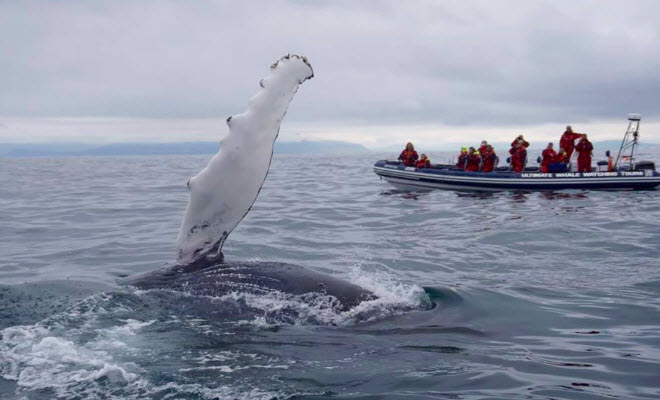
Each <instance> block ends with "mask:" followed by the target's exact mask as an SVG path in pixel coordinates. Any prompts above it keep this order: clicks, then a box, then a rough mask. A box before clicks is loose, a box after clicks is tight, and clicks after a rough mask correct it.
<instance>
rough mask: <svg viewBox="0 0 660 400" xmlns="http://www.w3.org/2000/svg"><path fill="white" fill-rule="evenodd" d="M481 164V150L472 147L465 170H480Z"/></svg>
mask: <svg viewBox="0 0 660 400" xmlns="http://www.w3.org/2000/svg"><path fill="white" fill-rule="evenodd" d="M480 165H481V157H480V156H479V152H478V151H477V150H476V149H475V148H474V147H470V151H469V152H468V158H467V164H466V165H465V170H466V171H470V172H477V171H479V166H480Z"/></svg>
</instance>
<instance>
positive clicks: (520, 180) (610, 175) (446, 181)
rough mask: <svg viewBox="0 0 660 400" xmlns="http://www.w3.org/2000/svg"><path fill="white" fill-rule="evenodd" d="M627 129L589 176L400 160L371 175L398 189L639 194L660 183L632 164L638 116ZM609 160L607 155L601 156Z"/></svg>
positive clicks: (658, 176) (651, 171)
mask: <svg viewBox="0 0 660 400" xmlns="http://www.w3.org/2000/svg"><path fill="white" fill-rule="evenodd" d="M628 120H629V124H628V130H627V131H626V134H625V136H624V139H623V141H622V143H621V148H620V149H619V152H618V154H617V157H616V160H614V157H611V159H612V162H608V161H600V162H598V163H597V164H598V166H597V167H596V168H592V171H591V172H572V171H570V166H568V168H567V170H565V171H562V172H548V173H543V172H541V171H540V170H539V167H526V168H525V169H524V171H522V172H513V171H511V170H510V167H499V168H496V169H495V170H494V171H493V172H468V171H464V170H462V169H459V168H456V167H455V166H453V165H433V166H432V167H431V168H421V169H418V168H415V167H407V166H405V165H403V164H402V163H401V162H400V161H388V160H380V161H378V162H376V164H375V165H374V172H375V173H376V174H377V175H378V176H380V177H381V179H385V180H386V181H387V182H389V183H390V184H392V185H393V186H395V187H396V188H398V189H403V190H431V189H449V190H461V191H503V190H520V191H537V190H565V189H582V190H584V189H588V190H642V189H654V188H655V187H657V186H658V185H660V173H658V172H657V171H656V170H655V163H654V162H652V161H639V162H637V161H636V160H635V150H636V148H637V145H638V143H637V140H638V133H639V123H640V120H641V116H639V114H630V115H629V116H628ZM606 154H607V156H608V157H610V153H609V151H608V152H607V153H606Z"/></svg>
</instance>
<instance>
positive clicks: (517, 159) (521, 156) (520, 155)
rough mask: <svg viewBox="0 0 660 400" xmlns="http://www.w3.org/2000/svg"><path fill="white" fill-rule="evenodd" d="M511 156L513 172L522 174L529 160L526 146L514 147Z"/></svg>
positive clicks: (510, 152)
mask: <svg viewBox="0 0 660 400" xmlns="http://www.w3.org/2000/svg"><path fill="white" fill-rule="evenodd" d="M509 154H511V168H513V171H514V172H522V171H523V169H525V160H526V159H527V150H525V146H524V145H523V146H520V147H512V148H511V150H509Z"/></svg>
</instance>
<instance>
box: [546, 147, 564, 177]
mask: <svg viewBox="0 0 660 400" xmlns="http://www.w3.org/2000/svg"><path fill="white" fill-rule="evenodd" d="M567 169H568V154H566V150H564V149H562V148H559V152H558V153H557V155H556V156H555V158H554V160H552V162H550V164H548V172H566V170H567Z"/></svg>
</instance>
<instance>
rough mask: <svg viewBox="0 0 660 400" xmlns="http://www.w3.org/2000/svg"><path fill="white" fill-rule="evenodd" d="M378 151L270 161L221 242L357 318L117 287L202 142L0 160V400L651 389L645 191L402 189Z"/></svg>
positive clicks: (597, 393)
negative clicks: (286, 270) (352, 286)
mask: <svg viewBox="0 0 660 400" xmlns="http://www.w3.org/2000/svg"><path fill="white" fill-rule="evenodd" d="M385 156H390V157H391V156H392V155H391V154H390V155H370V154H367V155H360V156H297V155H276V156H275V158H274V160H273V163H272V167H271V172H270V174H269V176H268V178H267V180H266V183H265V185H264V187H263V189H262V191H261V194H260V196H259V198H258V200H257V202H256V203H255V205H254V207H253V208H252V211H251V212H250V213H249V214H248V216H247V218H246V219H245V220H244V221H243V222H242V223H241V224H240V225H239V227H238V228H237V229H236V230H235V231H234V232H233V233H232V234H231V235H230V237H229V239H228V240H227V242H226V245H225V248H224V253H225V257H226V259H227V260H229V261H231V260H252V261H281V262H287V263H292V264H297V265H301V266H304V267H307V268H311V269H314V270H317V271H321V272H326V273H330V274H334V275H336V276H339V277H341V278H344V279H346V280H349V281H351V282H353V283H356V284H358V285H360V286H363V287H365V288H367V289H369V290H371V291H373V292H374V293H375V294H376V295H378V296H379V298H378V299H377V300H372V301H371V302H369V303H368V304H364V305H361V307H362V308H361V310H362V311H364V310H365V309H368V310H369V312H352V311H344V312H342V311H337V310H333V309H328V308H324V307H323V306H321V305H319V304H316V303H313V302H312V303H310V302H309V301H307V299H306V298H303V297H296V296H291V295H286V294H281V295H277V294H276V295H268V296H264V297H259V296H257V295H250V294H247V293H240V292H236V293H232V294H231V295H227V296H222V297H217V298H204V299H202V298H196V296H194V295H192V294H189V293H177V292H171V291H166V290H152V291H139V290H134V289H131V288H125V287H121V286H118V285H117V284H116V279H117V278H120V277H124V276H127V275H131V274H134V273H138V272H146V271H149V270H152V269H154V268H157V267H159V266H162V265H164V264H166V263H171V262H172V261H173V260H174V257H175V249H174V242H175V238H176V236H177V232H178V228H179V226H180V223H181V219H182V216H183V213H184V209H185V206H186V202H187V198H188V192H187V189H186V186H185V184H186V181H187V179H188V178H189V177H191V176H193V175H194V174H195V173H196V172H197V171H199V170H200V169H201V168H202V167H203V166H204V165H205V164H206V162H207V160H208V157H207V156H199V157H198V156H181V157H178V156H166V157H90V158H76V157H64V158H4V159H0V399H3V400H6V399H21V400H24V399H25V400H31V399H143V398H144V399H147V398H148V399H236V398H237V399H288V398H294V399H325V398H330V399H432V398H437V399H581V400H582V399H587V400H591V399H659V398H660V226H659V219H660V191H634V192H632V191H631V192H589V191H566V192H547V193H511V192H503V193H494V194H470V193H458V192H453V191H433V192H425V193H411V192H400V191H397V190H394V189H393V188H392V187H390V186H389V185H388V184H387V183H385V182H384V181H380V180H379V178H378V177H377V176H376V175H374V173H373V172H372V170H371V165H372V164H373V162H374V161H375V160H376V159H378V158H379V157H385ZM446 158H447V155H446V154H437V155H434V154H432V155H431V159H432V160H438V161H439V160H441V159H442V161H445V159H446ZM656 160H657V157H656ZM215 306H217V307H218V308H222V309H224V310H227V309H231V307H235V308H236V309H241V310H243V311H245V310H249V311H250V312H249V313H246V312H241V313H237V314H236V315H232V314H231V313H226V312H225V313H214V312H213V307H215ZM228 307H229V308H228ZM246 315H247V316H248V317H246Z"/></svg>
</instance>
